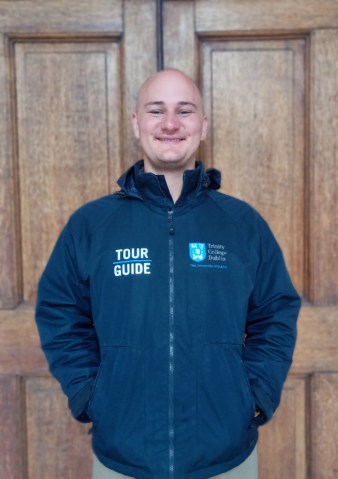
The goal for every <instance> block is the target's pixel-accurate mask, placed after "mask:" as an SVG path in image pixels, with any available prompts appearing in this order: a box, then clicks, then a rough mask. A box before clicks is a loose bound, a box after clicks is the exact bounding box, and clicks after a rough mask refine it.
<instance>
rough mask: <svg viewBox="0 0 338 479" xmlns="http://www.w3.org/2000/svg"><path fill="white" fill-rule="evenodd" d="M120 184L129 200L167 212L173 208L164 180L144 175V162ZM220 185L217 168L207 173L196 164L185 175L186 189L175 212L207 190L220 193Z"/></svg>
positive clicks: (125, 174) (129, 171)
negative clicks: (130, 198)
mask: <svg viewBox="0 0 338 479" xmlns="http://www.w3.org/2000/svg"><path fill="white" fill-rule="evenodd" d="M117 183H118V185H119V186H120V187H121V190H122V192H123V193H124V194H126V195H127V196H130V197H134V198H138V199H140V200H143V201H145V202H147V203H151V204H153V205H157V206H159V207H162V208H165V209H168V208H172V207H173V206H174V203H173V200H172V198H171V195H170V192H169V189H168V186H167V183H166V180H165V177H164V176H163V175H155V174H154V173H145V172H144V164H143V160H140V161H138V162H137V163H135V164H134V165H133V166H132V167H131V168H129V170H127V171H126V173H124V174H123V175H122V176H121V177H120V178H119V180H118V182H117ZM220 183H221V174H220V172H219V171H218V170H216V169H214V168H210V169H208V170H205V168H204V166H203V164H202V163H200V162H196V168H195V169H193V170H186V171H185V172H184V174H183V188H182V192H181V195H180V197H179V199H178V200H177V202H176V203H175V208H177V207H180V206H184V205H186V204H187V203H191V202H192V201H193V200H194V198H197V197H199V196H201V194H203V193H204V192H206V191H207V190H210V189H213V190H218V189H219V188H220Z"/></svg>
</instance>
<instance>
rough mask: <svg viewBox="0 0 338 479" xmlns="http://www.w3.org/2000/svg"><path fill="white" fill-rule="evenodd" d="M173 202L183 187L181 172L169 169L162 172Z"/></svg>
mask: <svg viewBox="0 0 338 479" xmlns="http://www.w3.org/2000/svg"><path fill="white" fill-rule="evenodd" d="M164 177H165V180H166V182H167V186H168V190H169V191H170V194H171V197H172V199H173V202H174V203H176V201H177V200H178V198H179V197H180V194H181V192H182V187H183V172H175V171H170V172H166V173H165V174H164Z"/></svg>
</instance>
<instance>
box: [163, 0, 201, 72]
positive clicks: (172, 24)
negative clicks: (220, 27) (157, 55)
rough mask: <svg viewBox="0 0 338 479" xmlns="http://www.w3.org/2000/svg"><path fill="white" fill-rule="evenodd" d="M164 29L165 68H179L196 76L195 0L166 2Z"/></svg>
mask: <svg viewBox="0 0 338 479" xmlns="http://www.w3.org/2000/svg"><path fill="white" fill-rule="evenodd" d="M163 30H164V33H163V36H164V65H165V68H169V67H172V68H178V69H180V70H182V71H184V72H185V73H186V74H187V75H189V76H191V77H192V78H196V76H197V74H198V72H197V71H196V66H197V53H198V52H197V49H196V39H195V31H194V2H193V1H182V2H177V3H175V2H164V25H163Z"/></svg>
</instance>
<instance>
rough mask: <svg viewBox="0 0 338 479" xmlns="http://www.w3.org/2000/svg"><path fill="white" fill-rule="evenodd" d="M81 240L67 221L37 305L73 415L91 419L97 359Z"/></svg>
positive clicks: (43, 340)
mask: <svg viewBox="0 0 338 479" xmlns="http://www.w3.org/2000/svg"><path fill="white" fill-rule="evenodd" d="M73 229H74V230H75V228H73ZM77 236H78V237H79V234H77ZM80 237H81V233H80ZM85 243H86V241H85V239H84V237H83V236H82V239H80V240H77V241H76V239H75V235H74V234H73V233H72V228H71V224H70V223H68V225H66V227H65V228H64V230H63V232H62V233H61V235H60V237H59V239H58V241H57V243H56V245H55V247H54V250H53V252H52V254H51V257H50V259H49V261H48V263H47V266H46V268H45V271H44V272H43V274H42V277H41V279H40V282H39V286H38V297H37V305H36V322H37V326H38V330H39V334H40V340H41V346H42V349H43V351H44V353H45V355H46V358H47V361H48V363H49V369H50V372H51V373H52V374H53V375H54V376H55V378H56V379H57V380H58V381H59V382H60V384H61V387H62V390H63V391H64V393H65V394H66V395H67V397H68V402H69V408H70V410H71V412H72V414H73V416H74V417H75V418H76V419H78V420H79V421H81V422H89V421H90V418H89V417H88V415H87V406H88V402H89V397H90V393H91V390H92V385H93V381H94V378H95V376H96V373H97V370H98V367H99V363H100V354H99V346H98V339H97V336H96V332H95V328H94V326H93V321H92V315H91V302H90V295H89V281H88V278H86V277H85V274H84V272H83V270H84V268H83V267H80V261H79V259H78V258H80V257H81V258H82V260H83V257H84V255H85V254H86V252H85V251H84V249H85V247H84V244H85Z"/></svg>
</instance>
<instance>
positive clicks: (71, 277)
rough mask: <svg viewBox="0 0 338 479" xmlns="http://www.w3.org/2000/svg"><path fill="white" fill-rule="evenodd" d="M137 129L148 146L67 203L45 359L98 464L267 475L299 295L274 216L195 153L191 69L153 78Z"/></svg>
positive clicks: (107, 471)
mask: <svg viewBox="0 0 338 479" xmlns="http://www.w3.org/2000/svg"><path fill="white" fill-rule="evenodd" d="M133 129H134V133H135V136H136V138H138V139H139V141H140V144H141V146H142V149H143V160H142V161H139V162H137V163H136V164H135V165H134V166H133V167H132V168H130V169H129V170H128V171H127V172H126V173H125V174H124V175H123V176H122V177H121V178H120V180H119V182H118V183H119V186H120V188H121V190H120V191H119V192H118V193H117V194H114V195H109V196H107V197H104V198H101V199H99V200H96V201H93V202H91V203H89V204H87V205H85V206H83V207H82V208H80V209H79V210H78V211H77V212H76V213H75V214H74V215H73V216H72V217H71V218H70V220H69V222H68V223H67V225H66V226H65V228H64V230H63V232H62V234H61V236H60V238H59V240H58V242H57V244H56V246H55V249H54V251H53V253H52V256H51V258H50V260H49V262H48V264H47V267H46V269H45V271H44V273H43V276H42V278H41V281H40V284H39V294H38V301H37V309H36V319H37V324H38V328H39V331H40V335H41V343H42V347H43V350H44V352H45V354H46V356H47V359H48V361H49V364H50V370H51V372H52V373H53V374H54V375H55V377H56V378H57V379H58V380H59V381H60V383H61V386H62V388H63V390H64V392H65V393H66V394H67V396H68V398H69V407H70V409H71V411H72V414H73V416H74V417H75V418H76V419H78V420H79V421H83V422H89V421H91V422H92V423H93V428H92V434H93V448H94V452H95V455H96V458H95V466H94V477H95V478H96V479H113V478H116V477H124V476H129V477H133V478H136V479H150V478H151V479H185V478H189V479H207V478H211V477H214V476H216V475H219V474H221V476H220V477H222V478H226V479H235V478H237V479H256V478H257V457H256V442H257V438H258V427H259V426H260V425H261V424H263V423H265V422H266V421H268V420H269V419H270V418H271V417H272V415H273V413H274V411H275V409H276V408H277V406H278V404H279V400H280V394H281V390H282V385H283V382H284V380H285V378H286V375H287V372H288V370H289V367H290V365H291V360H292V354H293V350H294V345H295V337H296V318H297V315H298V311H299V307H300V300H299V297H298V295H297V293H296V291H295V290H294V288H293V286H292V284H291V281H290V278H289V275H288V273H287V270H286V268H285V264H284V261H283V257H282V253H281V251H280V248H279V247H278V245H277V243H276V241H275V239H274V237H273V235H272V233H271V232H270V229H269V227H268V225H267V224H266V222H265V221H264V220H263V219H262V218H261V217H260V216H259V214H258V213H257V212H256V211H255V210H253V209H252V208H251V207H250V206H248V205H247V204H245V203H244V202H242V201H239V200H236V199H234V198H231V197H229V196H227V195H223V194H221V193H219V192H217V191H216V190H217V189H218V188H219V186H220V174H219V172H217V171H216V170H213V169H211V170H208V171H205V170H204V168H203V166H202V164H201V163H199V162H197V161H196V160H197V158H196V155H197V149H198V146H199V144H200V142H201V141H203V140H204V139H205V137H206V134H207V118H206V117H205V115H204V113H203V107H202V99H201V95H200V92H199V90H198V88H197V86H196V85H195V84H194V82H193V81H192V80H191V79H190V78H188V77H187V76H186V75H185V74H183V73H182V72H180V71H178V70H173V69H170V70H164V71H161V72H159V73H157V74H155V75H153V76H152V77H150V78H149V79H148V80H147V81H146V82H145V83H144V84H143V86H142V88H141V90H140V93H139V98H138V105H137V111H136V112H135V113H134V115H133Z"/></svg>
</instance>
